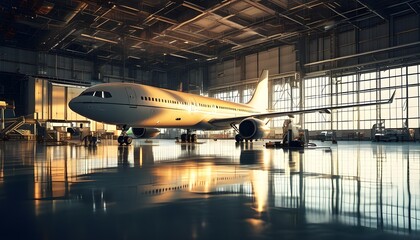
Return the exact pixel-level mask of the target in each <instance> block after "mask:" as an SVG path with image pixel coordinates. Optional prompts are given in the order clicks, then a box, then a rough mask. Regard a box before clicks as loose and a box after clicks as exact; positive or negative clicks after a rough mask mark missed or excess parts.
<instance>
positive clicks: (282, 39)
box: [0, 0, 420, 239]
mask: <svg viewBox="0 0 420 240" xmlns="http://www.w3.org/2000/svg"><path fill="white" fill-rule="evenodd" d="M419 11H420V2H419V1H417V0H407V1H396V0H388V1H373V0H339V1H329V0H259V1H251V0H244V1H238V0H224V1H216V0H214V1H213V0H210V1H203V0H198V1H163V0H162V1H151V0H147V1H128V0H121V1H119V0H116V1H93V0H67V1H57V0H17V1H11V0H6V1H1V2H0V22H1V26H0V36H1V37H0V109H1V117H0V118H1V120H2V123H1V137H2V140H1V141H0V145H1V147H0V203H2V204H1V206H0V215H1V216H3V218H2V220H1V223H2V224H1V227H0V229H1V230H2V231H1V233H0V236H2V239H21V238H22V239H27V238H32V239H44V238H53V239H57V238H60V239H62V238H69V239H70V238H72V239H73V238H86V239H87V238H89V239H90V238H92V237H102V238H112V239H119V238H124V239H127V238H128V239H133V238H141V237H144V238H158V239H160V238H162V239H163V238H169V237H172V238H174V237H175V238H180V239H181V238H184V239H214V238H216V237H217V238H224V239H225V238H226V239H227V238H229V239H231V238H241V239H248V238H249V239H254V238H278V237H280V236H284V237H286V238H289V239H294V238H303V239H312V238H321V237H322V238H327V239H336V238H338V237H343V238H346V239H350V238H355V237H358V238H378V239H379V238H386V239H391V238H418V237H420V218H419V216H420V192H419V189H420V187H419V182H420V178H419V176H420V175H419V171H420V160H419V159H420V155H419V152H420V151H418V150H420V146H419V145H418V143H417V141H418V140H420V121H419V120H420V115H419V114H420V113H419V112H420V111H419V108H420V106H419V100H420V99H419V98H420V94H419V91H420V79H419V76H420V69H419V66H420V60H419V55H420V51H419V50H420V29H419V25H420V17H419ZM263 70H268V89H267V92H266V95H267V98H268V99H267V101H268V102H267V104H268V109H267V110H268V111H270V112H296V111H303V110H305V109H318V108H331V107H332V106H336V105H346V104H347V105H351V104H362V105H363V104H366V103H370V102H375V101H380V100H382V99H388V98H390V97H391V96H393V93H394V92H395V97H394V99H393V100H394V101H393V102H392V103H391V104H381V105H371V106H365V107H350V108H343V109H335V110H332V111H331V112H321V113H320V112H311V113H299V114H295V115H294V116H293V118H291V117H292V116H280V117H276V118H272V119H270V121H268V123H267V127H269V129H270V131H269V133H268V135H267V136H266V138H265V139H264V140H262V141H257V142H252V143H235V141H234V140H232V139H233V138H235V134H236V132H235V129H234V128H233V129H230V130H223V131H216V132H209V131H197V133H196V134H197V136H198V138H199V141H198V142H196V143H182V142H181V143H175V141H174V139H175V138H177V137H178V136H180V134H181V133H183V132H184V131H185V129H182V128H175V129H173V128H159V131H160V135H159V136H158V137H157V138H154V139H153V140H151V139H149V138H146V139H135V140H134V142H133V144H131V145H130V146H119V144H117V142H116V141H115V139H116V138H117V137H118V136H119V134H120V132H121V129H119V127H118V126H115V125H113V124H107V123H106V122H100V121H93V120H91V119H89V118H86V117H84V116H82V115H79V114H77V113H76V112H74V111H73V110H72V109H70V107H69V105H68V104H69V102H70V101H71V100H72V99H74V98H75V97H77V96H79V95H80V94H81V93H82V92H84V91H85V90H86V89H87V88H89V87H91V86H93V85H96V84H103V83H116V84H119V83H121V84H122V83H136V84H143V85H148V86H154V87H158V88H162V89H169V90H179V91H181V92H186V93H193V94H196V95H201V96H206V97H211V98H216V99H221V100H225V101H230V102H236V103H247V102H249V101H250V99H251V98H252V96H253V94H254V92H255V91H256V90H255V89H256V86H257V84H258V81H259V76H260V74H261V72H263ZM105 93H107V92H106V91H105V92H104V91H102V93H101V94H103V95H102V96H103V98H107V96H105ZM93 94H94V93H93ZM141 97H142V98H143V96H141ZM156 97H157V98H158V99H161V98H160V97H159V96H156ZM153 101H154V100H153ZM164 101H169V100H167V99H164ZM171 101H174V100H171ZM200 104H202V105H203V107H204V106H205V104H206V103H200ZM185 105H187V103H186V104H185ZM197 107H201V105H198V106H197ZM218 107H219V106H217V107H216V108H218ZM224 109H227V107H224ZM109 114H110V115H112V114H115V112H110V113H109ZM290 119H291V121H292V122H293V124H294V126H298V127H299V129H300V130H302V131H303V130H304V132H305V136H306V138H308V139H310V141H312V142H313V143H315V144H314V145H316V147H313V148H302V149H298V150H297V151H296V150H293V149H268V148H266V147H267V146H269V145H268V143H269V142H272V141H273V142H276V141H282V140H284V139H285V138H284V136H285V134H287V131H285V130H284V129H285V128H284V127H285V123H288V124H289V123H290ZM157 127H158V126H157ZM286 127H287V125H286ZM143 130H144V129H143ZM145 132H146V131H144V132H142V134H143V133H145ZM154 133H156V131H154V130H153V134H152V135H155V134H154ZM135 135H136V134H135ZM148 137H150V136H148ZM92 139H95V141H92ZM97 140H100V143H97ZM215 140H217V141H215ZM325 140H333V142H334V143H332V142H331V141H325ZM22 227H23V229H25V231H22ZM3 237H4V238H3Z"/></svg>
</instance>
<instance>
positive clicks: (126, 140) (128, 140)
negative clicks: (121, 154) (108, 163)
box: [124, 136, 133, 145]
mask: <svg viewBox="0 0 420 240" xmlns="http://www.w3.org/2000/svg"><path fill="white" fill-rule="evenodd" d="M131 142H133V139H132V138H131V137H127V136H125V137H124V143H125V144H127V145H130V144H131Z"/></svg>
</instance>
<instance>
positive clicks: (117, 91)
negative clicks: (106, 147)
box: [69, 83, 264, 130]
mask: <svg viewBox="0 0 420 240" xmlns="http://www.w3.org/2000/svg"><path fill="white" fill-rule="evenodd" d="M106 94H108V95H107V96H105V95H106ZM69 106H70V108H71V109H72V110H73V111H75V112H77V113H79V114H81V115H83V116H85V117H87V118H89V119H92V120H95V121H98V122H104V123H107V124H115V125H119V126H122V125H127V126H130V127H152V128H184V129H201V130H220V129H228V128H231V126H230V125H229V124H226V123H224V124H220V123H219V124H211V123H209V120H211V119H219V118H230V117H240V116H250V115H253V114H257V113H261V112H262V111H264V110H262V109H260V110H259V109H255V108H253V107H251V106H249V105H247V104H239V103H233V102H227V101H223V100H219V99H214V98H209V97H203V96H199V95H195V94H189V93H184V92H178V91H172V90H168V89H162V88H157V87H151V86H146V85H141V84H134V83H105V84H98V85H95V86H93V87H90V88H88V89H87V90H85V91H84V92H83V93H82V94H81V95H80V96H78V97H76V98H74V99H72V100H71V101H70V103H69ZM261 110H262V111H261Z"/></svg>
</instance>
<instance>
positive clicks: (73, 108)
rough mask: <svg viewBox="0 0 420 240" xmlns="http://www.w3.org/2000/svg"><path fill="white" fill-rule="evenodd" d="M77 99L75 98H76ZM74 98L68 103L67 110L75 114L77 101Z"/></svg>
mask: <svg viewBox="0 0 420 240" xmlns="http://www.w3.org/2000/svg"><path fill="white" fill-rule="evenodd" d="M76 98H77V97H76ZM76 98H73V99H72V100H70V102H69V108H70V109H71V110H72V111H73V112H77V105H78V104H77V100H76Z"/></svg>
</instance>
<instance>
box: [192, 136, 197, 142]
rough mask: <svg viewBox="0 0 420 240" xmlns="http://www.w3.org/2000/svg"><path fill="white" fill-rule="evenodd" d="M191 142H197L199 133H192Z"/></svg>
mask: <svg viewBox="0 0 420 240" xmlns="http://www.w3.org/2000/svg"><path fill="white" fill-rule="evenodd" d="M191 142H193V143H195V142H197V134H191Z"/></svg>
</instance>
